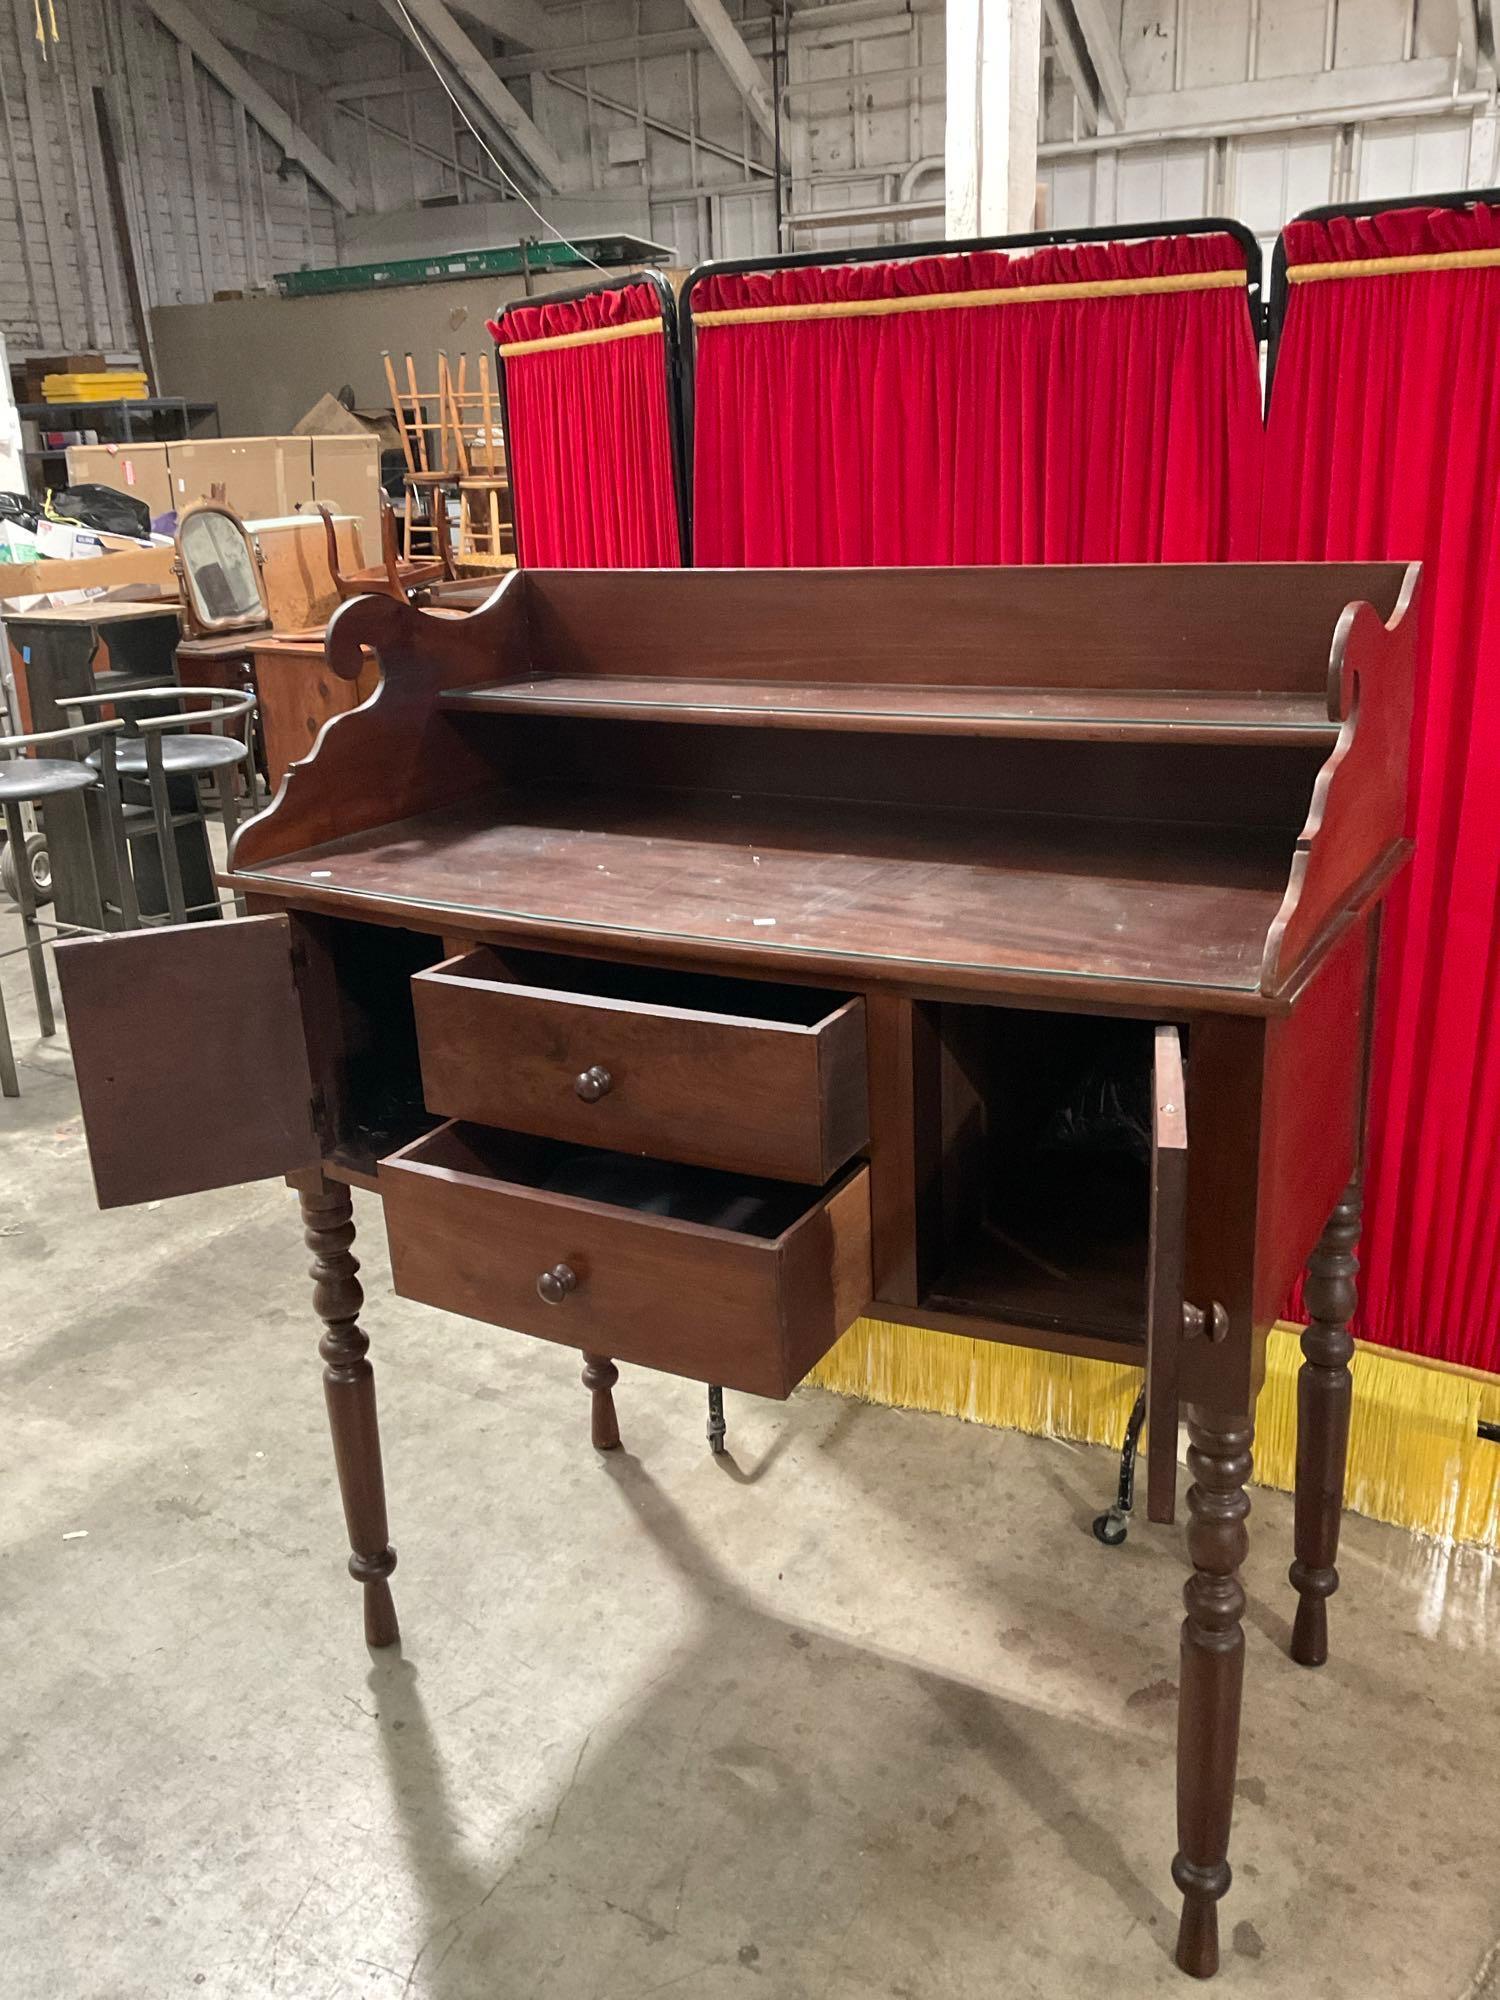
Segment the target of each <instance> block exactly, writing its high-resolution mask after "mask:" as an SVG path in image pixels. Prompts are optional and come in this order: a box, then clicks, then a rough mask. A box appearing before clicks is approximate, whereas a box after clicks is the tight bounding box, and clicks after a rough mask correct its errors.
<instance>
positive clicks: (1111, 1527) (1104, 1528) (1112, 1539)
mask: <svg viewBox="0 0 1500 2000" xmlns="http://www.w3.org/2000/svg"><path fill="white" fill-rule="evenodd" d="M1126 1531H1127V1523H1126V1522H1125V1521H1124V1520H1123V1519H1121V1517H1120V1516H1119V1515H1118V1514H1096V1515H1095V1516H1094V1540H1095V1541H1096V1542H1103V1544H1104V1546H1105V1547H1106V1548H1107V1549H1117V1548H1118V1547H1119V1546H1120V1544H1121V1542H1123V1541H1124V1539H1125V1535H1126Z"/></svg>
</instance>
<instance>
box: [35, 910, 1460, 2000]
mask: <svg viewBox="0 0 1500 2000" xmlns="http://www.w3.org/2000/svg"><path fill="white" fill-rule="evenodd" d="M14 935H15V926H14V922H13V920H12V919H10V918H5V919H3V920H0V949H3V948H4V946H5V945H7V944H9V943H10V942H12V941H13V939H14ZM0 976H3V979H4V987H5V992H6V996H7V1000H8V1002H9V1003H10V1006H11V1012H12V1018H13V1021H14V1023H15V1026H16V1030H17V1043H18V1047H19V1050H20V1054H21V1059H22V1064H23V1072H22V1073H23V1079H24V1084H23V1087H24V1096H23V1097H22V1099H21V1101H20V1103H19V1104H18V1105H17V1104H14V1103H9V1102H7V1103H5V1104H4V1105H3V1107H0V1133H3V1144H0V1270H3V1280H4V1298H5V1303H6V1308H7V1310H6V1315H5V1326H4V1333H3V1339H0V1371H3V1387H4V1407H5V1411H6V1446H7V1449H6V1451H5V1457H4V1464H5V1472H4V1489H3V1490H4V1495H5V1503H4V1508H3V1524H0V1546H3V1550H4V1569H3V1573H0V1605H3V1612H0V1618H3V1630H4V1634H5V1643H4V1651H3V1658H4V1677H3V1683H0V1685H3V1688H4V1697H5V1705H4V1732H5V1739H6V1740H5V1743H4V1750H3V1759H0V1870H3V1880H4V1883H5V1889H4V1893H3V1895H0V1965H3V1966H4V1967H5V1972H4V1975H3V1979H0V1991H3V1994H4V1996H5V2000H33V1996H35V2000H71V1996H84V1997H85V2000H136V1996H140V2000H160V1996H166V1995H172V1994H177V1993H183V1994H189V1993H192V1994H197V1993H201V1994H203V1995H205V1996H213V2000H231V1996H233V2000H242V1996H243V2000H249V1996H256V2000H259V1996H262V1995H271V1994H282V1995H288V1996H292V2000H335V1997H337V2000H354V1996H362V1997H363V2000H398V1996H406V1995H411V1996H421V1997H422V2000H489V1996H495V2000H645V1996H647V1995H651V1994H662V1993H676V1992H681V1993H682V1994H684V1995H691V1996H693V2000H721V1996H724V1997H725V2000H727V1996H734V2000H877V1996H878V1997H879V2000H960V1996H961V2000H979V1996H984V2000H991V1997H992V1996H1002V1995H1003V1996H1005V2000H1030V1996H1049V2000H1050V1997H1051V1996H1069V2000H1073V1996H1093V1995H1101V1996H1104V1995H1108V1996H1110V2000H1119V1996H1126V2000H1133V1997H1134V1996H1143V1995H1156V1994H1177V1995H1181V1994H1183V1993H1184V1992H1185V1991H1187V1990H1188V1988H1187V1987H1186V1985H1185V1982H1184V1981H1183V1979H1182V1978H1181V1976H1180V1975H1179V1974H1178V1973H1176V1972H1175V1971H1174V1970H1173V1968H1172V1965H1171V1961H1170V1952H1171V1946H1172V1940H1173V1935H1174V1929H1175V1923H1176V1897H1175V1894H1174V1892H1173V1890H1172V1887H1171V1883H1170V1879H1169V1876H1168V1872H1167V1871H1168V1863H1169V1861H1170V1858H1171V1853H1172V1848H1173V1845H1174V1841H1173V1829H1172V1800H1173V1733H1174V1726H1175V1700H1174V1695H1175V1681H1176V1671H1177V1667H1176V1627H1177V1618H1178V1591H1179V1588H1180V1585H1181V1581H1182V1557H1181V1543H1180V1534H1179V1532H1178V1531H1174V1530H1167V1529H1156V1528H1150V1527H1147V1526H1145V1525H1142V1526H1139V1527H1137V1528H1134V1529H1133V1530H1132V1532H1131V1537H1130V1541H1129V1543H1128V1544H1127V1546H1126V1547H1125V1548H1124V1549H1122V1550H1120V1551H1118V1552H1115V1553H1108V1552H1106V1551H1104V1550H1102V1549H1100V1548H1099V1547H1098V1546H1097V1544H1096V1543H1095V1542H1094V1541H1093V1540H1092V1539H1091V1538H1090V1536H1089V1533H1088V1521H1089V1518H1090V1516H1091V1515H1092V1514H1093V1513H1094V1512H1095V1510H1096V1509H1097V1507H1098V1506H1099V1505H1100V1503H1101V1501H1102V1500H1103V1498H1104V1497H1105V1496H1106V1495H1107V1493H1108V1491H1109V1488H1110V1484H1111V1478H1112V1467H1111V1463H1110V1460H1109V1457H1108V1455H1107V1454H1105V1453H1103V1452H1098V1451H1083V1450H1076V1449H1072V1448H1069V1447H1067V1446H1064V1445H1058V1444H1047V1443H1043V1442H1039V1441H1036V1440H1033V1439H1028V1438H1022V1437H1018V1436H1014V1435H1007V1434H1003V1433H995V1432H989V1431H985V1430H981V1429H979V1428H977V1427H973V1426H965V1425H960V1424H957V1423H954V1422H949V1421H945V1420H942V1419H938V1418H934V1417H923V1416H915V1415H910V1414H903V1413H900V1412H894V1411H885V1410H877V1409H871V1408H865V1407H862V1406H859V1405H855V1404H851V1403H845V1402H841V1401H839V1400H837V1399H836V1398H834V1397H831V1396H828V1395H825V1394H821V1393H817V1392H811V1391H809V1392H805V1393H802V1394H800V1395H798V1396H796V1397H794V1398H793V1399H792V1401H791V1402H790V1403H788V1404H786V1405H777V1404H773V1403H759V1402H755V1401H752V1400H750V1399H747V1398H744V1397H731V1398H730V1410H729V1418H730V1443H731V1447H732V1452H733V1456H732V1457H731V1458H730V1459H728V1460H727V1461H725V1462H724V1463H723V1464H720V1465H716V1464H714V1463H713V1462H711V1461H710V1459H709V1457H708V1456H707V1453H706V1451H705V1449H704V1446H703V1416H704V1412H703V1408H702V1403H701V1395H700V1392H699V1391H698V1390H696V1389H695V1388H693V1387H691V1386H690V1385H687V1384H682V1383H677V1382H673V1381H671V1380H668V1379H665V1378H659V1377H654V1376H651V1375H647V1374H643V1373H640V1372H627V1373H625V1374H624V1375H623V1376H622V1380H621V1384H620V1388H619V1390H618V1392H617V1396H618V1403H619V1408H620V1414H621V1420H622V1425H623V1428H624V1432H625V1441H626V1451H625V1452H623V1453H621V1454H620V1455H618V1456H616V1457H615V1458H613V1459H609V1460H601V1459H599V1458H596V1457H595V1456H594V1454H593V1453H592V1452H591V1451H590V1449H589V1447H588V1442H587V1431H588V1424H587V1408H586V1402H587V1399H586V1397H585V1395H584V1392H583V1391H582V1390H581V1388H580V1387H579V1386H578V1364H577V1358H576V1356H574V1355H573V1354H571V1353H570V1352H568V1351H566V1350H563V1349H552V1348H548V1347H544V1346H541V1345H539V1344H536V1343H531V1342H526V1341H523V1340H522V1339H520V1338H519V1337H514V1336H508V1335H506V1334H504V1333H500V1332H496V1331H494V1330H491V1329H486V1328H483V1327H478V1326H475V1325H472V1324H469V1323H467V1322H464V1321H460V1320H455V1319H450V1318H446V1317H443V1316H441V1315H439V1314H435V1313H432V1312H428V1311H424V1310H422V1309H421V1308H418V1307H414V1306H409V1305H406V1304H404V1303H402V1302H401V1301H400V1300H397V1299H395V1298H393V1297H392V1296H391V1295H390V1292H389V1289H388V1274H387V1269H386V1258H385V1246H384V1241H383V1235H382V1230H381V1226H380V1216H379V1210H378V1204H377V1203H376V1202H375V1201H374V1200H373V1199H369V1198H364V1197H361V1198H360V1199H359V1205H358V1214H359V1220H360V1222H361V1224H362V1225H363V1228H364V1231H365V1234H364V1236H363V1241H362V1246H361V1247H362V1250H363V1254H364V1261H365V1276H366V1282H367V1285H368V1289H369V1293H370V1297H371V1304H370V1307H369V1311H368V1314H367V1325H368V1328H369V1330H370V1332H371V1335H372V1338H373V1342H374V1346H373V1350H372V1352H373V1358H374V1359H375V1362H376V1364H377V1374H378V1379H379V1386H380V1396H381V1415H382V1419H383V1422H384V1426H385V1434H386V1453H387V1472H388V1482H389V1489H390V1497H391V1512H392V1520H393V1524H394V1533H395V1538H396V1542H397V1544H398V1546H399V1549H400V1552H401V1566H400V1568H399V1570H398V1571H397V1574H396V1578H395V1590H396V1601H397V1604H398V1607H399V1609H400V1613H401V1617H402V1621H403V1625H404V1630H405V1642H404V1649H403V1651H402V1652H401V1654H400V1655H399V1656H393V1655H390V1654H387V1655H382V1656H378V1657H373V1658H372V1657H371V1656H370V1655H368V1654H367V1653H366V1651H365V1648H364V1646H363V1644H362V1641H361V1638H360V1628H359V1606H358V1602H357V1597H358V1592H357V1590H356V1588H355V1586H354V1585H353V1584H352V1583H351V1582H350V1581H349V1579H348V1578H347V1576H346V1575H345V1574H344V1568H343V1564H344V1539H343V1528H342V1523H341V1519H340V1516H339V1511H338V1506H337V1501H336V1498H335V1491H334V1486H333V1479H332V1471H331V1465H330V1459H329V1451H328V1443H327V1437H326V1434H325V1430H324V1419H323V1411H322V1397H321V1392H320V1389H319V1385H318V1366H317V1362H316V1358H315V1354H314V1346H315V1333H316V1328H315V1324H314V1322H313V1320H312V1317H311V1314H310V1309H309V1302H308V1288H307V1284H306V1280H305V1278H304V1275H303V1266H304V1262H305V1258H304V1255H303V1251H302V1247H301V1244H300V1241H299V1237H298V1232H297V1224H296V1218H295V1213H294V1209H293V1204H292V1198H291V1197H290V1196H289V1195H288V1194H287V1193H286V1192H285V1191H284V1190H283V1189H282V1188H280V1187H279V1186H274V1185H267V1186H259V1187H254V1188H249V1189H241V1190H237V1191H230V1192H226V1193H220V1194H210V1195H203V1196H198V1197H195V1198H192V1199H188V1200H184V1201H181V1202H177V1203H172V1204H167V1205H162V1206H154V1207H151V1208H148V1209H142V1210H127V1211H123V1212H116V1213H115V1214H112V1215H99V1214H97V1213H96V1212H95V1209H94V1205H93V1198H92V1193H91V1189H90V1185H89V1178H88V1169H87V1165H86V1161H85V1158H84V1152H83V1144H82V1139H81V1135H80V1130H79V1124H78V1118H77V1108H76V1102H75V1098H74V1094H73V1089H72V1084H71V1079H70V1073H69V1066H68V1062H67V1055H66V1048H65V1046H64V1044H63V1043H62V1042H61V1041H59V1042H58V1043H56V1044H51V1045H45V1046H44V1045H41V1044H39V1043H38V1042H37V1041H36V1039H35V1036H34V1027H33V1022H32V1017H31V1014H30V1012H29V1006H28V1002H27V996H26V991H25V975H24V962H23V961H21V960H18V959H14V958H12V959H9V960H7V961H5V963H4V965H3V967H0ZM121 997H122V1006H121V1020H122V1032H127V1033H128V1031H129V1010H128V996H125V995H122V996H121ZM186 1025H187V1024H185V1027H186ZM1290 1528H1291V1518H1290V1507H1289V1503H1288V1502H1287V1501H1286V1500H1285V1499H1283V1498H1282V1497H1280V1496H1278V1495H1274V1494H1262V1493H1257V1494H1256V1496H1255V1512H1254V1518H1253V1521H1252V1541H1253V1554H1252V1558H1251V1562H1250V1567H1249V1571H1248V1575H1247V1583H1248V1588H1249V1593H1250V1612H1249V1656H1248V1662H1247V1669H1248V1671H1247V1696H1246V1711H1245V1728H1244V1740H1243V1747H1242V1756H1241V1772H1242V1776H1241V1780H1240V1786H1239V1807H1238V1817H1237V1821H1236V1826H1235V1838H1234V1846H1233V1859H1234V1865H1235V1873H1236V1880H1235V1885H1234V1888H1233V1890H1232V1892H1231V1894H1230V1897H1229V1899H1228V1901H1227V1902H1226V1903H1225V1905H1224V1906H1223V1917H1224V1925H1223V1930H1224V1943H1225V1965H1224V1971H1223V1974H1222V1978H1221V1986H1220V1990H1221V1991H1222V1992H1223V1993H1224V1994H1225V1995H1226V1996H1228V1995H1233V1994H1244V1995H1264V1996H1276V2000H1344V1996H1349V2000H1356V1996H1357V2000H1379V1997H1380V1996H1384V1995H1396V1994H1400V1995H1411V1996H1417V1997H1418V2000H1429V1996H1431V2000H1460V1996H1465V2000H1480V1996H1482V1995H1484V1996H1495V1995H1500V1950H1497V1949H1496V1946H1495V1939H1496V1936H1497V1933H1500V1869H1497V1867H1496V1862H1495V1855H1496V1852H1497V1848H1500V1785H1497V1783H1496V1768H1495V1759H1496V1756H1497V1752H1500V1730H1497V1726H1496V1724H1497V1706H1500V1703H1497V1696H1496V1666H1497V1654H1500V1590H1497V1588H1496V1586H1495V1584H1494V1582H1493V1580H1492V1570H1491V1568H1490V1566H1489V1565H1488V1564H1487V1563H1486V1562H1485V1561H1484V1560H1482V1559H1480V1558H1478V1557H1475V1556H1473V1555H1467V1556H1463V1555H1460V1556H1452V1557H1450V1556H1446V1555H1444V1554H1442V1553H1441V1552H1439V1551H1436V1550H1434V1549H1432V1548H1430V1547H1426V1546H1423V1545H1420V1544H1418V1543H1416V1542H1414V1541H1412V1540H1411V1539H1409V1538H1408V1537H1406V1536H1404V1535H1401V1534H1399V1533H1397V1532H1395V1531H1394V1530H1391V1529H1388V1528H1381V1527H1376V1526H1374V1525H1372V1524H1370V1523H1369V1522H1365V1521H1360V1520H1357V1519H1351V1521H1350V1522H1349V1523H1348V1527H1347V1531H1346V1535H1345V1542H1344V1576H1345V1590H1344V1592H1343V1594H1342V1595H1341V1596H1340V1597H1339V1599H1338V1600H1337V1603H1336V1605H1335V1608H1334V1609H1335V1615H1334V1638H1335V1656H1334V1662H1333V1664H1331V1665H1330V1666H1329V1667H1328V1668H1327V1669H1326V1670H1325V1671H1324V1672H1322V1673H1319V1674H1310V1673H1308V1672H1306V1671H1304V1670H1301V1669H1298V1668H1296V1667H1294V1666H1292V1665H1291V1663H1290V1662H1289V1661H1288V1659H1287V1658H1286V1656H1285V1650H1284V1648H1285V1643H1286V1639H1287V1633H1288V1626H1287V1617H1288V1612H1289V1609H1290V1605H1291V1599H1290V1593H1289V1591H1288V1589H1287V1586H1286V1584H1285V1580H1284V1578H1285V1565H1286V1561H1287V1557H1288V1554H1289V1541H1290Z"/></svg>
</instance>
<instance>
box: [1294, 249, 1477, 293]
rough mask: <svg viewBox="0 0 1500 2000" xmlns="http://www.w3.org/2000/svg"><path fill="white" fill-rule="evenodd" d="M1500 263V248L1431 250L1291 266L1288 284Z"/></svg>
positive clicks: (1465, 269)
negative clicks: (1405, 255)
mask: <svg viewBox="0 0 1500 2000" xmlns="http://www.w3.org/2000/svg"><path fill="white" fill-rule="evenodd" d="M1494 264H1500V249H1494V250H1430V251H1424V252H1422V253H1421V254H1420V255H1418V256H1413V257H1348V258H1346V259H1345V260H1344V261H1343V262H1342V263H1340V264H1289V265H1288V266H1287V272H1286V281H1287V283H1288V284H1289V285H1318V284H1321V283H1322V282H1323V281H1324V280H1325V279H1326V278H1390V277H1396V276H1398V275H1399V274H1400V273H1402V272H1404V271H1482V270H1485V269H1486V268H1487V267H1489V266H1490V265H1494Z"/></svg>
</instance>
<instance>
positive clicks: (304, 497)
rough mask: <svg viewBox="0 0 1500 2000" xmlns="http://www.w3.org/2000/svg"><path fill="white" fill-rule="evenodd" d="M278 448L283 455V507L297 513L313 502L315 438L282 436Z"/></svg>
mask: <svg viewBox="0 0 1500 2000" xmlns="http://www.w3.org/2000/svg"><path fill="white" fill-rule="evenodd" d="M276 448H277V451H278V452H279V453H280V456H281V509H280V511H281V512H282V513H283V514H295V513H296V512H297V511H298V510H299V509H300V508H303V507H311V505H312V503H313V440H312V439H311V438H310V437H280V438H277V440H276Z"/></svg>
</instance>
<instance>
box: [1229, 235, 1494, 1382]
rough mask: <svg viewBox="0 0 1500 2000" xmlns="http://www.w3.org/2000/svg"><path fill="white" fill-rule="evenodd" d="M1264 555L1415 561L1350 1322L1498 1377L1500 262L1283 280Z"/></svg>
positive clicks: (1402, 252)
mask: <svg viewBox="0 0 1500 2000" xmlns="http://www.w3.org/2000/svg"><path fill="white" fill-rule="evenodd" d="M1285 240H1286V250H1287V262H1288V266H1289V269H1290V270H1291V271H1292V272H1293V274H1295V272H1296V270H1297V269H1298V267H1303V266H1308V265H1324V264H1329V263H1335V262H1344V261H1346V260H1350V259H1356V258H1358V259H1365V258H1372V257H1373V258H1384V257H1392V256H1396V257H1409V256H1418V255H1426V254H1430V253H1443V252H1448V251H1491V250H1496V249H1500V211H1497V210H1495V209H1492V208H1481V209H1477V210H1469V211H1466V212H1460V211H1452V210H1442V209H1437V210H1397V211H1393V212H1390V213H1387V214H1384V215H1379V216H1375V217H1373V218H1370V219H1360V220H1355V219H1349V218H1345V219H1338V220H1331V221H1327V222H1300V223H1293V224H1292V225H1291V226H1290V227H1289V228H1288V229H1287V231H1286V239H1285ZM1263 545H1264V552H1265V554H1266V555H1267V556H1268V557H1282V556H1289V557H1330V558H1338V557H1349V558H1368V557H1396V558H1406V557H1412V556H1420V557H1421V558H1422V560H1423V562H1424V563H1425V565H1426V569H1425V574H1424V579H1423V603H1422V624H1421V654H1420V659H1421V667H1420V679H1419V684H1418V689H1417V704H1416V716H1415V722H1414V742H1413V756H1414V762H1413V773H1414V786H1415V799H1414V804H1413V809H1412V818H1413V828H1414V831H1415V834H1416V838H1417V852H1416V859H1415V862H1414V864H1413V866H1412V867H1411V868H1410V869H1409V870H1408V871H1407V874H1406V876H1405V877H1404V879H1403V880H1402V882H1401V883H1400V884H1399V885H1398V887H1397V890H1396V892H1395V894H1394V895H1393V897H1392V898H1391V901H1390V904H1389V906H1388V910H1387V917H1386V927H1385V933H1384V943H1385V949H1384V961H1383V970H1382V981H1381V992H1380V1001H1379V1011H1378V1015H1377V1034H1376V1047H1375V1069H1374V1077H1373V1095H1372V1102H1371V1120H1372V1125H1371V1150H1370V1158H1369V1162H1368V1176H1367V1192H1366V1209H1365V1216H1366V1220H1365V1230H1364V1238H1363V1242H1362V1245H1361V1249H1360V1256H1361V1260H1362V1262H1363V1266H1364V1271H1363V1281H1362V1287H1361V1290H1362V1303H1361V1309H1360V1311H1361V1319H1360V1330H1361V1331H1363V1332H1364V1333H1365V1334H1366V1335H1367V1336H1369V1337H1370V1338H1372V1339H1375V1340H1378V1341H1382V1342H1385V1343H1386V1344H1388V1345H1390V1346H1394V1347H1403V1348H1408V1349H1412V1350H1415V1351H1417V1352H1420V1353H1425V1354H1430V1355H1436V1356H1439V1357H1441V1358H1442V1359H1445V1360H1449V1361H1457V1362H1464V1363H1467V1364H1469V1365H1471V1366H1474V1367H1477V1368H1487V1369H1500V1032H1497V1030H1500V1013H1497V1006H1500V268H1497V267H1495V266H1489V267H1480V268H1452V267H1450V268H1447V269H1440V270H1431V271H1411V272H1402V273H1400V274H1396V275H1391V274H1371V275H1364V276H1348V277H1342V278H1334V279H1326V280H1322V281H1319V282H1311V283H1309V282H1294V283H1293V284H1292V286H1291V288H1290V292H1289V306H1288V311H1287V316H1286V322H1285V328H1284V331H1283V334H1282V338H1281V345H1280V350H1279V355H1278V359H1277V363H1276V373H1275V381H1274V385H1273V391H1272V396H1271V409H1270V416H1269V425H1268V441H1267V467H1266V505H1265V525H1264V534H1263Z"/></svg>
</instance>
